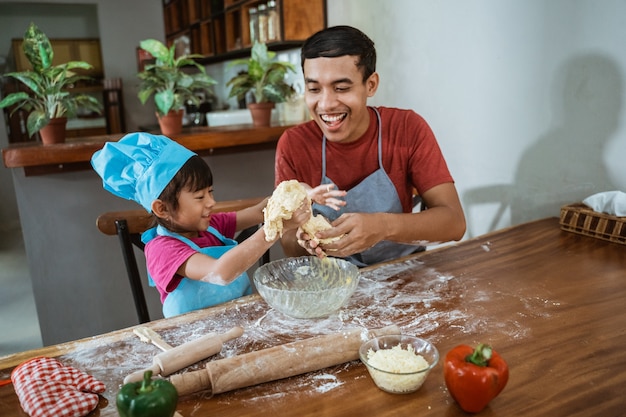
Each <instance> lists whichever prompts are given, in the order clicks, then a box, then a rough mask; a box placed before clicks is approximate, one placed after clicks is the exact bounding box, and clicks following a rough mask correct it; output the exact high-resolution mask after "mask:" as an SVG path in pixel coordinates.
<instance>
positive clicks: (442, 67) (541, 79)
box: [328, 0, 626, 236]
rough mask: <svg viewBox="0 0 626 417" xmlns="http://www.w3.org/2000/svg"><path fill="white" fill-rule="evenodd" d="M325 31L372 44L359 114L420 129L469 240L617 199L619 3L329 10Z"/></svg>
mask: <svg viewBox="0 0 626 417" xmlns="http://www.w3.org/2000/svg"><path fill="white" fill-rule="evenodd" d="M328 24H329V26H333V25H338V24H349V25H353V26H356V27H358V28H360V29H361V30H363V31H364V32H366V33H367V34H368V35H369V36H370V37H371V38H372V39H373V40H374V42H375V43H376V46H377V52H378V68H377V69H378V71H379V73H380V75H381V86H380V88H379V90H378V93H377V94H376V96H375V97H374V98H373V99H372V100H371V102H370V104H373V105H386V106H397V107H405V108H412V109H414V110H415V111H417V112H418V113H420V114H422V115H423V116H424V117H425V118H426V120H428V122H429V123H430V125H431V127H432V128H433V130H434V132H435V134H436V136H437V137H438V140H439V143H440V145H441V147H442V149H443V151H444V154H445V156H446V159H447V161H448V165H449V167H450V169H451V171H452V174H453V176H454V177H455V180H456V185H457V188H458V190H459V193H460V195H461V199H462V203H463V206H464V208H465V211H466V215H467V218H468V234H467V235H468V236H475V235H477V234H482V233H484V232H487V231H490V230H493V229H494V228H501V227H505V226H508V225H510V224H517V223H520V222H523V221H527V220H531V219H536V218H541V217H547V216H558V215H559V208H560V206H561V205H563V204H567V203H570V202H574V201H580V200H582V199H583V198H584V197H587V196H588V195H591V194H593V193H595V192H600V191H606V190H611V189H620V190H622V191H626V164H625V163H624V160H625V154H626V130H625V128H624V123H623V120H624V116H625V114H626V108H625V106H624V84H625V82H624V79H625V76H626V48H625V46H624V39H626V1H623V0H603V1H594V0H578V1H575V0H551V1H543V0H497V1H496V0H473V1H460V0H437V1H433V0H387V1H376V0H342V1H329V2H328ZM500 216H501V217H500Z"/></svg>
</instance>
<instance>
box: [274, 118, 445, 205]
mask: <svg viewBox="0 0 626 417" xmlns="http://www.w3.org/2000/svg"><path fill="white" fill-rule="evenodd" d="M376 109H377V110H378V112H379V113H380V117H381V124H382V153H383V155H382V161H383V167H384V169H385V172H386V173H387V175H388V176H389V178H390V179H391V181H392V182H393V183H394V184H395V186H396V190H397V192H398V196H399V197H400V201H401V202H402V207H403V209H404V212H406V213H410V212H411V210H412V208H413V204H412V195H413V189H414V188H415V189H416V190H417V192H418V193H419V194H422V193H424V192H425V191H428V190H429V189H431V188H432V187H434V186H436V185H439V184H443V183H446V182H454V180H453V179H452V176H451V175H450V172H449V170H448V166H447V164H446V161H445V159H444V157H443V155H442V153H441V149H440V148H439V145H438V144H437V140H436V139H435V135H434V134H433V132H432V130H431V129H430V126H428V123H426V120H424V119H423V118H422V117H421V116H420V115H418V114H417V113H415V112H414V111H412V110H402V109H396V108H390V107H377V108H376ZM369 113H370V125H369V128H368V129H367V131H366V132H365V134H363V136H362V137H361V138H359V139H358V140H356V141H354V142H351V143H346V144H342V143H333V142H330V141H326V176H327V177H328V178H330V179H331V180H332V181H333V182H334V183H335V184H336V185H337V187H338V188H339V189H340V190H349V189H351V188H352V187H354V186H356V185H357V184H358V183H360V182H361V181H363V180H364V179H365V178H366V177H367V176H369V175H370V174H372V173H373V172H374V171H376V170H377V169H378V121H377V118H376V113H375V112H374V110H373V109H372V108H370V109H369ZM322 137H323V135H322V131H321V129H320V128H319V127H318V126H317V124H316V123H315V121H309V122H306V123H303V124H301V125H298V126H295V127H292V128H289V129H287V130H286V131H285V132H284V133H283V134H282V136H281V137H280V139H279V141H278V145H277V148H276V165H275V181H276V185H278V184H279V183H280V182H282V181H286V180H292V179H296V180H298V181H301V182H305V183H307V184H309V185H310V186H312V187H315V186H317V185H319V184H320V182H321V180H322Z"/></svg>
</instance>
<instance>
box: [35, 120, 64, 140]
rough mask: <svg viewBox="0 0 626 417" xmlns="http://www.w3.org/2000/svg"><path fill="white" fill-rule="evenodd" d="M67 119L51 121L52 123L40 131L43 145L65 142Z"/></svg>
mask: <svg viewBox="0 0 626 417" xmlns="http://www.w3.org/2000/svg"><path fill="white" fill-rule="evenodd" d="M66 126H67V117H57V118H55V119H50V122H49V123H48V124H47V125H45V126H44V127H42V128H41V129H40V130H39V137H40V138H41V143H43V144H44V145H54V144H55V143H63V142H65V127H66Z"/></svg>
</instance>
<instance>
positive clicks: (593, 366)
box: [0, 218, 626, 417]
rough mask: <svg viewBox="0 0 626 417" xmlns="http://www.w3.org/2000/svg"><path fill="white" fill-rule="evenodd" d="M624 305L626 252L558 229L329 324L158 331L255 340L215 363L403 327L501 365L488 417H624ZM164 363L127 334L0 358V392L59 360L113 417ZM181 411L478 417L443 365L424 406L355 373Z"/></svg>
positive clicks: (252, 306) (487, 247)
mask: <svg viewBox="0 0 626 417" xmlns="http://www.w3.org/2000/svg"><path fill="white" fill-rule="evenodd" d="M625 305H626V246H623V245H620V244H616V243H610V242H605V241H601V240H596V239H594V238H590V237H585V236H580V235H576V234H572V233H569V232H565V231H562V230H560V228H559V225H558V219H556V218H550V219H544V220H540V221H536V222H531V223H527V224H523V225H520V226H517V227H513V228H510V229H506V230H502V231H498V232H495V233H492V234H488V235H485V236H482V237H478V238H475V239H472V240H468V241H465V242H462V243H460V244H458V245H454V246H448V247H444V248H440V249H437V250H432V251H427V252H425V253H421V254H418V255H415V256H412V257H409V258H404V259H401V260H398V261H396V262H392V263H387V264H382V265H379V266H376V267H370V268H366V269H363V270H362V279H361V282H360V284H359V288H358V290H357V292H356V293H355V294H354V296H353V297H352V298H351V300H350V302H349V304H348V305H347V306H346V307H345V308H343V309H342V310H341V311H340V312H339V313H337V314H335V315H333V316H331V317H329V318H327V319H319V320H296V319H289V318H287V317H285V316H283V315H281V314H280V313H277V312H276V311H274V310H272V309H269V308H268V307H267V305H266V304H265V303H264V302H263V301H262V300H260V299H259V298H258V297H257V296H251V297H247V298H244V299H241V300H238V301H236V302H232V303H229V304H226V305H224V306H221V307H217V308H212V309H207V310H203V311H198V312H194V313H191V314H188V315H184V316H180V317H176V318H173V319H166V320H160V321H155V322H151V323H150V324H149V326H150V327H151V328H153V329H154V330H156V331H157V332H159V333H160V334H161V335H162V336H163V337H164V338H165V339H166V340H167V341H168V342H170V343H171V344H174V345H176V344H180V343H182V342H184V341H187V340H192V339H194V338H196V337H198V336H200V335H202V334H205V333H208V332H210V331H218V332H222V331H226V330H227V329H229V328H230V327H232V326H233V325H241V326H243V327H244V329H245V333H244V335H243V336H242V337H241V338H239V339H236V340H233V341H231V342H228V343H227V344H225V346H224V348H223V350H222V352H221V354H220V355H217V356H215V357H214V358H212V359H216V358H219V357H229V356H233V355H236V354H240V353H244V352H248V351H253V350H258V349H262V348H266V347H270V346H274V345H278V344H283V343H287V342H290V341H293V340H296V339H299V338H303V337H309V336H312V335H318V334H324V333H334V332H337V331H340V330H342V329H343V330H345V329H350V328H355V327H356V328H368V329H371V328H377V327H382V326H385V325H389V324H397V325H399V326H400V328H401V329H402V331H403V332H404V333H409V334H414V335H419V336H421V337H424V338H427V339H429V340H431V341H432V342H434V344H435V345H436V346H437V348H438V349H439V350H440V353H441V354H442V356H443V355H444V354H445V353H446V352H447V351H448V350H449V349H451V348H452V347H454V346H455V345H457V344H461V343H467V344H472V345H474V344H476V343H478V342H486V343H490V344H492V345H493V346H494V347H495V348H496V350H498V351H499V352H500V353H501V354H502V356H503V357H504V358H505V359H506V360H507V362H508V363H509V366H510V380H509V383H508V385H507V387H506V388H505V389H504V391H503V392H502V393H501V394H500V396H498V397H497V398H496V399H495V400H493V401H492V402H491V404H490V406H489V407H488V408H487V409H485V410H483V411H482V412H481V414H480V415H482V416H507V417H510V416H550V417H554V416H590V415H594V416H596V415H597V416H620V415H624V413H625V412H626V396H625V395H624V384H625V383H626V372H625V367H626V348H625V346H626V326H625V324H626V309H625V308H624V306H625ZM157 352H158V351H157V348H156V347H154V346H152V345H149V344H145V343H143V342H140V341H139V340H138V339H137V338H136V337H135V336H134V335H133V333H132V329H124V330H120V331H116V332H113V333H109V334H105V335H102V336H98V337H94V338H90V339H85V340H80V341H76V342H71V343H66V344H61V345H56V346H50V347H46V348H43V349H39V350H34V351H28V352H23V353H19V354H16V355H12V356H6V357H4V358H0V369H1V371H0V378H7V377H8V376H9V372H10V370H11V368H12V367H13V366H15V365H16V364H18V363H20V362H21V361H23V360H25V359H27V358H30V357H33V356H36V355H49V356H58V357H59V359H60V360H61V361H62V362H63V363H65V364H66V365H71V366H75V367H78V368H80V369H82V370H84V371H86V372H88V373H90V374H92V375H94V376H96V377H97V378H99V379H101V380H102V381H103V382H105V384H106V386H107V391H106V392H105V393H104V395H103V398H102V400H101V403H100V409H99V410H98V411H97V412H94V413H92V414H93V415H99V416H114V415H117V412H116V411H115V406H114V402H115V401H114V398H115V394H116V393H117V390H118V388H119V386H120V384H121V382H122V380H123V378H124V376H125V375H127V374H128V373H130V372H131V371H134V370H137V369H140V368H142V367H145V366H148V365H150V363H151V358H152V355H154V354H156V353H157ZM205 363H206V362H205ZM202 367H203V364H202V363H200V364H197V365H194V366H192V367H190V368H188V369H187V371H189V370H198V369H202ZM179 411H180V412H181V413H182V414H183V416H185V417H190V416H194V415H195V416H198V415H215V416H257V415H276V416H288V415H298V416H308V415H316V416H344V415H345V416H356V415H368V416H374V415H375V416H448V417H449V416H463V415H466V414H465V413H463V412H462V411H461V410H460V408H459V407H458V406H457V405H456V403H455V402H454V401H453V400H452V399H451V397H450V395H449V393H448V391H447V389H446V387H445V383H444V381H443V375H442V365H441V361H440V363H439V365H437V367H436V368H435V369H434V370H433V372H432V373H431V374H430V376H429V377H428V379H427V380H426V382H425V384H424V385H423V386H422V388H421V389H420V390H419V391H417V392H416V393H413V394H407V395H392V394H387V393H385V392H383V391H380V390H379V389H378V388H376V386H375V385H374V383H373V382H372V380H371V379H370V377H369V375H368V374H367V371H366V369H365V367H364V366H363V365H362V364H361V363H360V362H358V361H353V362H349V363H346V364H343V365H339V366H335V367H332V368H328V369H323V370H320V371H316V372H312V373H309V374H304V375H300V376H296V377H292V378H288V379H285V380H281V381H276V382H271V383H266V384H261V385H256V386H253V387H249V388H243V389H239V390H236V391H231V392H227V393H224V394H219V395H215V396H213V397H211V395H210V394H209V393H208V392H204V393H198V394H194V395H191V396H188V397H185V398H182V399H181V400H180V401H179ZM0 414H1V415H2V416H5V417H9V416H23V415H25V414H24V413H23V411H22V410H21V409H20V406H19V404H18V402H17V397H16V396H15V393H14V391H13V387H12V385H7V386H4V387H2V388H0Z"/></svg>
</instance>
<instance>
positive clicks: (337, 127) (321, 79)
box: [303, 55, 378, 143]
mask: <svg viewBox="0 0 626 417" xmlns="http://www.w3.org/2000/svg"><path fill="white" fill-rule="evenodd" d="M356 62H357V57H355V56H349V55H346V56H342V57H338V58H315V59H307V60H305V61H304V68H303V72H304V82H305V94H304V98H305V101H306V104H307V107H308V108H309V113H310V114H311V117H313V119H314V120H315V122H316V123H317V124H318V126H319V127H320V128H321V129H322V132H323V133H324V135H325V136H326V138H327V139H328V140H329V141H331V142H342V143H349V142H353V141H355V140H357V139H358V138H359V137H361V135H363V134H364V133H365V131H366V130H367V128H368V126H369V113H368V111H367V98H368V97H372V96H373V95H374V93H375V92H376V88H377V87H378V74H377V73H374V74H372V75H371V76H370V77H369V78H368V79H367V80H366V81H365V82H363V74H362V73H361V71H359V69H358V68H357V66H356Z"/></svg>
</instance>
